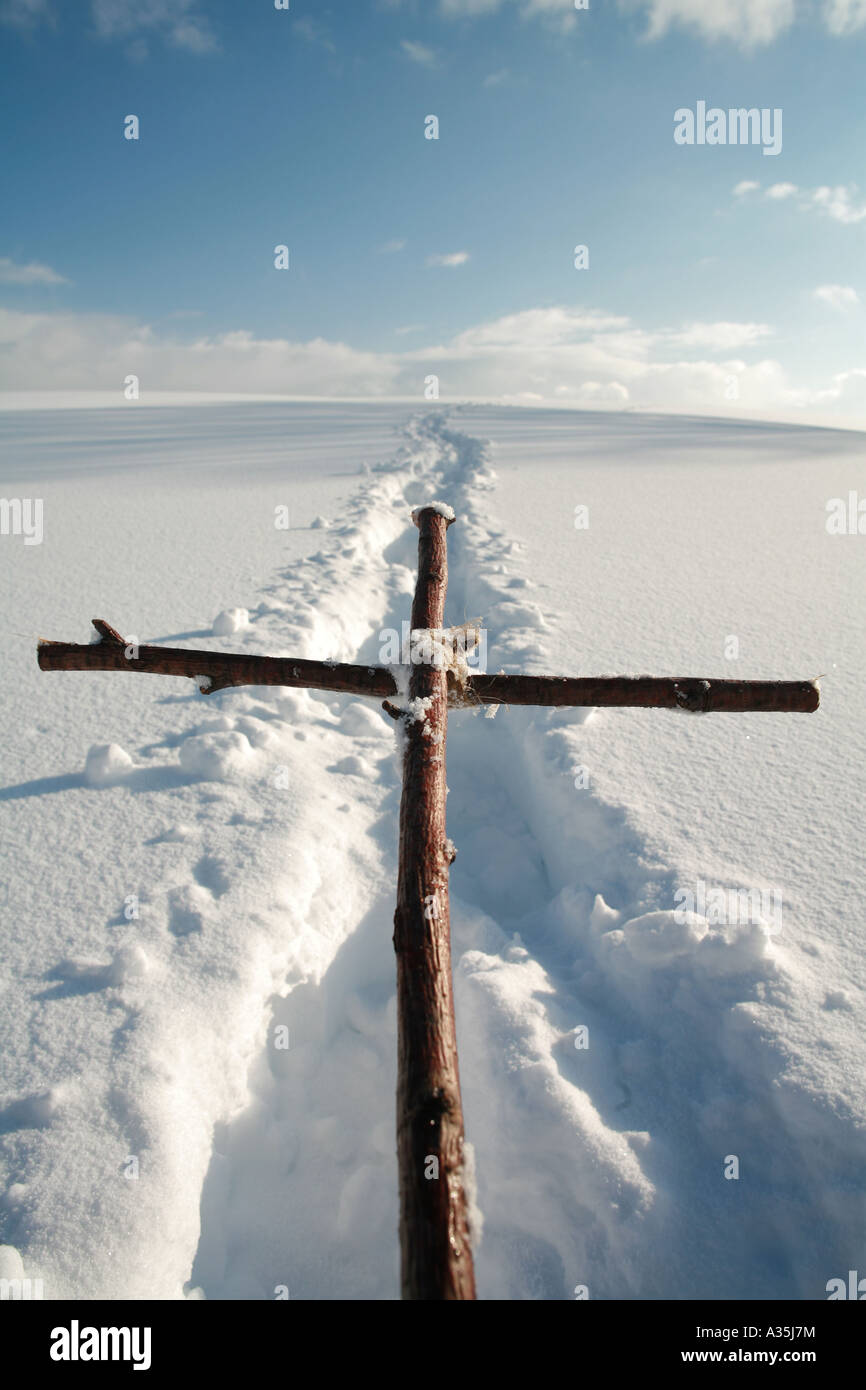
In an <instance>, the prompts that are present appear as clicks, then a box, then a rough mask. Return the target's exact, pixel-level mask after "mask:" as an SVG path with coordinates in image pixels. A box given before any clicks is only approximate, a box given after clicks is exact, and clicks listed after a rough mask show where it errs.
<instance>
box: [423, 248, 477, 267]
mask: <svg viewBox="0 0 866 1390" xmlns="http://www.w3.org/2000/svg"><path fill="white" fill-rule="evenodd" d="M468 260H469V252H468V251H452V252H451V253H450V255H446V256H428V257H427V264H428V265H451V266H453V265H465V264H466V262H467V261H468Z"/></svg>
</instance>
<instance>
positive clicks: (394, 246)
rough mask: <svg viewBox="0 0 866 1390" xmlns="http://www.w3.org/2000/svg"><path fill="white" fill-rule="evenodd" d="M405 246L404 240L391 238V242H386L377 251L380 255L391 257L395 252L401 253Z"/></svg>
mask: <svg viewBox="0 0 866 1390" xmlns="http://www.w3.org/2000/svg"><path fill="white" fill-rule="evenodd" d="M405 245H406V241H405V238H403V237H393V238H392V240H391V241H386V242H385V243H384V245H382V246H380V247H379V250H380V252H381V253H382V255H384V256H390V255H393V254H394V252H396V251H402V250H403V249H404V247H405Z"/></svg>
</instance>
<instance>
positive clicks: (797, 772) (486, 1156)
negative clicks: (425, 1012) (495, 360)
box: [0, 403, 866, 1299]
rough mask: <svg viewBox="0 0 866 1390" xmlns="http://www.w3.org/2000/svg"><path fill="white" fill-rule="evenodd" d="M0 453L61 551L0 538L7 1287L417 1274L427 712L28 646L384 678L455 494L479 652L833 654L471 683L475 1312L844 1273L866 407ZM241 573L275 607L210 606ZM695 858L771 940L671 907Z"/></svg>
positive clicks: (860, 1226)
mask: <svg viewBox="0 0 866 1390" xmlns="http://www.w3.org/2000/svg"><path fill="white" fill-rule="evenodd" d="M0 436H2V443H3V450H2V453H3V459H4V462H3V464H2V489H3V492H4V495H28V496H29V495H32V494H33V493H34V491H35V490H36V489H37V488H38V489H39V492H40V494H41V495H42V496H43V497H44V500H45V514H46V531H45V541H44V543H43V544H42V545H41V546H31V547H26V548H25V547H24V546H18V545H16V544H15V538H14V537H7V538H4V539H3V541H2V560H3V565H4V571H5V573H4V580H5V585H4V589H5V593H6V595H7V600H6V604H5V605H4V616H3V633H2V641H3V646H4V653H5V654H6V656H7V662H6V668H7V671H6V674H7V678H6V680H5V681H4V682H3V685H2V687H0V699H2V701H3V702H4V708H3V710H2V727H3V729H4V734H5V737H4V749H3V753H4V759H3V761H4V769H5V771H6V778H5V782H6V785H5V786H4V787H3V788H2V789H0V817H2V822H3V825H2V834H3V843H4V846H5V854H4V871H3V872H4V883H3V884H2V885H0V887H2V892H0V911H2V914H3V923H4V951H3V962H2V967H0V1055H2V1056H3V1058H4V1063H5V1066H4V1076H3V1080H2V1083H0V1086H2V1091H0V1118H2V1124H0V1241H3V1242H5V1243H6V1244H5V1246H4V1247H3V1249H2V1251H0V1275H2V1273H3V1269H4V1268H9V1269H10V1270H13V1271H14V1273H13V1274H12V1275H9V1276H8V1277H16V1278H20V1277H24V1274H26V1277H28V1278H42V1279H43V1281H44V1288H45V1297H46V1298H57V1297H64V1296H70V1297H75V1298H91V1297H106V1298H178V1299H179V1298H184V1297H189V1298H200V1297H207V1298H256V1299H262V1298H273V1297H274V1290H275V1288H276V1287H277V1286H278V1285H286V1286H288V1288H289V1291H290V1296H291V1297H292V1298H294V1299H296V1298H301V1299H340V1298H346V1299H380V1298H383V1299H388V1298H394V1297H396V1296H397V1293H398V1289H399V1283H398V1275H397V1271H398V1252H397V1236H396V1222H397V1182H396V1160H395V1153H394V1148H395V1146H394V1087H395V1080H396V1014H395V999H394V978H395V967H394V959H393V950H392V946H391V933H392V918H393V910H394V889H395V882H396V840H397V826H396V819H397V808H398V805H399V765H398V759H397V756H396V750H397V747H398V738H399V725H398V724H396V723H395V722H394V721H393V720H391V719H390V718H388V717H387V715H385V714H384V712H383V711H382V710H381V708H380V705H379V702H377V701H372V700H371V701H363V700H359V699H357V697H351V696H337V695H328V694H326V693H313V692H307V691H303V690H284V689H280V688H276V687H256V688H252V687H243V688H238V689H227V690H222V691H219V692H217V693H215V694H211V695H208V696H206V697H204V696H202V695H200V694H199V693H198V692H197V691H196V689H195V687H194V685H192V683H191V682H190V681H189V680H180V679H179V680H177V681H173V680H171V679H169V678H167V677H157V676H145V675H141V674H134V673H126V672H124V673H98V672H97V673H77V672H70V673H51V674H47V673H40V672H39V671H38V669H37V666H36V661H35V651H34V648H35V641H36V634H41V635H43V636H46V637H52V638H65V639H68V640H86V639H85V638H84V633H85V632H86V630H87V624H88V621H89V618H90V615H91V614H92V613H97V614H102V615H104V616H105V618H106V619H107V620H108V621H109V622H111V623H112V624H114V625H115V626H117V627H118V629H119V630H120V631H123V632H127V631H128V632H135V633H137V634H138V636H139V639H140V640H141V641H142V642H145V641H152V642H161V643H164V644H168V645H172V646H183V645H187V646H189V647H191V648H200V647H202V646H208V645H209V644H210V643H214V644H216V645H217V646H218V648H219V649H222V650H227V651H228V650H240V651H245V652H250V653H253V652H255V653H270V654H273V655H281V656H297V657H301V658H303V657H312V656H315V657H318V658H320V659H330V660H335V661H338V660H353V661H358V662H360V663H361V664H365V665H378V664H380V658H379V651H380V646H381V642H380V633H381V632H382V631H383V630H385V629H394V630H396V631H397V632H399V631H400V625H401V622H402V621H403V620H404V619H405V618H406V617H407V616H408V610H409V605H410V597H409V596H410V594H411V588H412V583H411V575H412V572H413V570H414V566H415V562H416V556H417V540H418V533H417V530H416V529H415V527H414V526H413V525H412V520H411V508H412V506H413V505H417V498H418V496H419V493H420V494H421V495H423V493H424V492H429V493H430V495H431V496H445V497H448V498H449V499H450V504H451V505H452V506H453V508H454V511H455V513H456V515H457V519H458V522H459V524H458V525H456V526H454V527H452V528H450V529H449V532H448V546H449V571H450V573H449V597H448V605H447V611H446V621H447V622H450V623H452V624H453V625H454V626H455V627H456V626H459V625H460V624H462V623H465V622H466V621H467V614H473V613H483V614H484V627H485V629H486V631H487V641H488V650H489V656H490V658H491V662H492V669H499V668H500V667H502V668H504V669H505V670H521V671H535V672H544V671H547V672H551V673H559V674H568V675H589V674H602V673H605V672H621V673H626V672H635V671H651V672H652V673H654V674H658V675H670V676H691V675H698V676H702V677H703V676H707V677H713V676H727V675H731V676H737V677H747V676H752V677H756V678H760V677H779V678H782V677H787V678H803V679H808V678H812V677H814V676H816V675H817V674H819V673H825V675H824V677H823V680H822V706H821V709H820V710H819V711H818V712H817V713H816V714H813V715H809V716H804V715H767V714H755V715H720V714H713V715H711V716H709V717H707V718H703V719H699V720H683V719H680V718H677V717H676V716H675V715H673V716H672V715H671V714H670V713H669V712H666V711H659V710H620V709H606V710H596V711H592V710H588V709H581V710H539V709H527V708H516V707H515V708H508V707H505V708H502V707H500V709H499V716H498V717H497V718H496V719H495V720H490V719H488V718H484V719H478V718H474V717H473V714H474V713H477V710H475V711H473V710H472V709H464V710H458V711H452V712H451V715H450V718H449V727H448V783H449V796H448V833H449V836H450V837H451V840H452V841H453V844H454V845H455V846H456V848H457V849H458V851H459V853H458V855H457V858H456V861H455V863H454V866H453V868H452V871H451V886H452V932H453V958H454V973H455V990H456V999H457V1026H458V1038H459V1045H460V1071H461V1080H462V1085H463V1097H464V1108H465V1115H466V1126H467V1138H468V1140H469V1141H470V1144H471V1146H472V1152H471V1153H470V1154H469V1156H468V1162H469V1163H470V1164H471V1163H472V1161H473V1160H474V1169H475V1172H476V1174H477V1194H476V1196H477V1206H478V1214H479V1224H480V1220H481V1218H483V1235H482V1236H481V1239H480V1244H479V1246H478V1249H477V1256H476V1258H477V1273H478V1282H479V1291H480V1296H481V1297H482V1298H487V1299H491V1298H501V1299H562V1298H570V1297H572V1296H573V1290H574V1288H575V1286H576V1285H578V1284H586V1285H587V1286H588V1288H589V1291H590V1297H591V1298H593V1299H598V1298H600V1299H615V1298H625V1299H630V1298H642V1299H645V1298H650V1299H652V1298H673V1299H683V1298H706V1299H710V1298H713V1299H715V1298H722V1299H730V1298H749V1299H763V1298H776V1297H779V1298H782V1297H791V1298H800V1299H814V1298H824V1297H825V1296H826V1294H825V1286H826V1283H827V1280H829V1279H830V1278H833V1277H836V1276H842V1277H844V1275H845V1272H846V1271H847V1270H848V1269H855V1268H857V1267H858V1262H859V1263H860V1265H861V1266H862V1250H863V1237H864V1203H863V1177H862V1174H863V1160H864V1151H863V1150H864V1144H863V1113H864V1081H863V1068H862V1065H861V1053H862V1044H861V1039H862V1036H863V1032H864V998H866V993H864V990H866V978H864V975H866V971H864V964H863V953H862V949H861V945H862V943H861V937H862V922H863V918H864V888H863V884H864V882H866V863H864V858H866V851H864V846H863V837H862V809H861V808H862V806H863V804H864V801H866V756H864V755H866V746H864V745H866V717H864V716H866V708H864V705H866V639H864V632H863V624H862V615H861V611H860V609H861V600H862V594H863V592H864V577H866V576H864V569H866V547H864V542H863V540H862V538H860V537H855V536H830V535H829V534H828V533H827V531H826V529H825V524H824V522H825V516H826V510H825V507H826V501H827V499H828V498H831V497H834V496H840V497H844V496H847V494H848V492H849V491H850V489H851V488H852V487H857V485H858V483H859V479H860V478H861V476H862V451H863V438H862V436H860V435H855V434H846V433H844V432H834V431H821V430H810V429H795V428H793V427H790V426H785V427H781V426H779V427H777V426H771V425H758V424H742V423H737V422H713V421H698V420H689V419H688V418H677V419H670V418H665V417H646V416H641V417H636V416H633V415H628V414H623V415H597V414H594V413H592V412H584V413H570V412H565V411H558V410H557V411H550V412H546V411H523V410H514V409H504V408H499V409H496V408H492V407H489V408H488V407H462V408H452V409H450V410H443V411H441V412H434V413H431V414H423V413H421V414H417V413H415V414H413V412H412V411H410V410H407V409H406V408H404V407H397V406H387V407H386V406H382V405H377V406H368V407H364V406H361V405H351V406H350V405H343V406H325V405H315V406H313V405H279V406H278V405H275V404H264V403H263V404H260V405H257V406H252V405H249V404H231V405H221V406H216V405H211V406H207V407H198V406H197V407H193V406H190V407H188V408H183V409H181V408H160V407H153V408H152V409H150V410H149V411H147V412H146V413H141V412H130V413H128V414H127V413H125V412H124V411H122V410H113V411H111V412H104V411H101V410H84V409H82V410H76V411H74V412H71V411H70V412H65V411H52V412H51V413H50V414H48V415H46V414H42V413H40V412H35V411H34V412H15V411H7V412H4V413H3V416H2V418H0ZM485 439H489V440H491V441H492V443H490V444H489V445H488V444H485V443H484V440H485ZM239 458H242V459H243V466H242V468H239V466H238V463H237V460H238V459H239ZM362 460H365V461H366V460H369V461H370V466H369V467H368V469H367V470H366V471H364V470H363V469H362V470H361V471H359V465H360V463H361V461H362ZM428 505H429V504H428ZM281 506H290V513H291V518H292V525H291V528H290V529H289V530H283V529H279V528H278V527H277V526H275V524H274V516H275V509H276V508H278V507H281ZM577 506H586V507H588V515H589V526H588V527H586V528H583V529H576V528H575V525H574V518H575V515H576V513H575V508H576V507H577ZM320 516H328V517H329V518H333V520H332V523H331V525H330V526H329V527H327V528H322V527H315V528H314V519H315V518H316V517H320ZM131 518H134V525H131V524H130V519H131ZM49 523H50V524H49ZM214 555H218V556H219V566H218V569H215V567H214V564H213V560H212V557H213V556H214ZM73 580H74V582H73ZM227 602H229V603H230V604H231V605H232V607H231V608H229V607H227V608H226V609H225V610H224V611H225V612H226V613H231V612H244V611H245V612H246V613H247V615H248V622H247V623H246V624H241V625H239V626H237V627H234V628H232V629H230V630H227V631H226V633H225V634H224V635H222V636H220V635H214V628H213V622H212V615H213V613H214V611H215V609H216V607H217V606H218V605H219V604H220V603H227ZM23 614H26V623H24V621H23V619H22V615H23ZM22 626H26V627H29V628H30V629H31V631H30V632H29V633H24V632H22V630H21V629H22ZM732 634H735V635H736V636H737V637H738V640H739V652H740V654H739V656H738V657H737V658H736V659H728V658H727V657H726V655H725V643H726V640H727V638H728V637H729V636H730V635H732ZM392 669H393V670H394V673H395V678H396V679H397V681H398V685H399V687H400V690H401V692H402V693H403V695H404V696H405V695H406V691H407V680H408V667H406V666H402V667H401V666H397V667H393V668H392ZM395 699H396V700H397V702H398V703H399V702H400V697H399V696H398V697H395ZM489 712H490V711H488V710H487V709H485V711H484V713H485V715H486V714H488V713H489ZM82 768H84V769H85V772H84V774H83V775H82V772H81V769H82ZM576 769H583V770H584V774H585V775H581V776H577V775H576ZM699 883H702V884H705V885H706V892H707V901H709V894H710V892H711V891H712V890H714V889H724V890H726V891H728V892H730V890H731V889H732V888H738V889H739V888H741V889H745V890H762V889H763V890H768V891H769V890H773V889H778V890H779V891H780V892H781V896H782V900H783V904H784V907H783V913H782V922H781V930H776V929H775V924H774V922H773V921H772V920H765V921H763V922H762V921H760V920H739V919H732V920H729V921H716V920H712V921H711V920H710V915H711V914H710V913H709V911H706V912H702V913H698V912H688V911H687V912H682V911H679V910H677V902H678V901H682V897H681V896H679V897H678V894H679V895H682V894H683V892H684V890H689V891H694V889H695V886H696V885H697V884H699ZM696 901H697V897H696ZM584 1042H585V1043H586V1044H587V1045H582V1044H583V1043H584ZM729 1155H736V1156H738V1158H739V1161H740V1178H739V1179H738V1180H736V1181H730V1180H727V1179H726V1178H725V1177H724V1167H725V1162H726V1159H727V1157H728V1156H729ZM132 1158H134V1159H135V1160H136V1164H134V1165H133V1164H130V1159H132ZM136 1170H137V1171H136ZM133 1174H134V1175H133ZM10 1251H11V1253H9V1252H10ZM3 1262H5V1264H4V1263H3Z"/></svg>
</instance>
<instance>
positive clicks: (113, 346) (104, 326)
mask: <svg viewBox="0 0 866 1390" xmlns="http://www.w3.org/2000/svg"><path fill="white" fill-rule="evenodd" d="M413 331H420V329H419V328H418V326H413ZM768 331H769V330H768V329H767V326H766V325H763V324H749V323H743V324H736V323H726V322H721V323H691V324H685V325H682V326H679V327H676V326H674V327H670V328H665V329H659V330H654V331H648V330H646V329H642V328H641V327H640V326H639V325H637V324H634V323H632V322H631V321H630V320H629V319H627V318H624V317H623V316H621V315H614V314H608V313H605V312H604V311H602V310H591V309H582V308H574V307H564V306H555V307H551V308H546V309H528V310H524V311H521V312H519V313H514V314H508V315H505V316H503V317H502V318H499V319H496V320H493V321H491V322H487V323H480V324H476V325H473V326H472V327H470V328H467V329H466V330H465V331H464V332H462V333H459V334H457V335H456V336H454V337H453V338H450V339H448V340H447V341H445V342H443V343H439V344H427V345H426V346H424V347H420V348H412V349H410V350H408V351H402V352H361V351H357V350H356V349H354V348H352V347H350V346H349V345H348V344H346V343H340V342H327V341H325V340H323V339H321V338H317V339H313V340H312V341H309V342H291V341H289V340H288V339H285V338H273V339H266V338H256V337H255V336H254V335H253V334H252V333H250V332H248V331H246V330H237V331H234V332H230V333H221V334H216V335H211V336H199V337H197V338H196V337H194V338H191V339H187V340H184V339H181V338H178V337H174V336H171V333H170V332H169V331H166V332H164V331H162V330H159V331H157V330H156V329H155V328H153V327H152V326H150V325H147V324H143V323H140V322H136V321H134V320H132V319H123V318H120V317H116V316H110V315H99V314H90V315H78V314H19V313H15V312H13V311H10V310H0V352H2V356H3V363H4V387H5V389H6V390H8V391H24V390H45V389H46V387H48V386H50V388H51V389H52V390H83V391H104V390H110V391H116V392H117V393H118V395H121V394H122V387H123V379H124V377H125V376H126V375H128V374H129V373H134V374H135V375H137V376H138V377H139V379H140V381H141V389H142V396H143V398H144V397H146V395H147V393H148V392H152V393H155V392H161V391H178V392H206V393H229V394H236V393H244V392H245V393H248V394H251V395H271V394H272V395H289V396H324V397H329V398H338V397H346V396H354V397H365V398H370V399H375V398H377V397H383V396H401V397H409V398H416V399H421V397H422V393H423V383H424V379H425V377H427V376H428V375H430V374H431V373H435V374H436V375H437V376H438V377H439V381H440V389H441V392H442V395H443V397H444V398H446V399H447V398H454V397H458V398H461V397H462V398H465V397H470V398H471V397H476V398H482V399H487V400H499V401H505V402H509V401H510V402H521V401H522V402H526V403H533V402H537V403H541V402H550V403H558V404H565V405H574V406H581V405H582V406H592V407H594V408H622V407H634V408H638V409H653V410H663V411H674V412H684V411H687V412H692V413H696V414H701V413H705V414H711V415H719V414H728V415H737V414H742V413H747V414H748V413H750V412H753V413H757V414H759V415H760V414H763V415H765V416H768V417H769V418H780V417H784V416H785V415H787V416H789V417H790V416H793V417H794V418H797V416H798V413H799V415H802V412H803V410H804V408H806V407H809V406H813V405H817V406H820V407H821V408H822V409H826V411H827V412H828V413H829V415H830V417H831V419H832V418H833V416H834V413H835V414H836V415H838V414H839V413H840V412H841V411H842V410H843V409H844V410H847V411H849V412H855V411H859V416H860V423H861V424H862V425H864V426H866V369H863V370H861V369H859V368H855V369H853V370H852V371H851V372H849V373H843V374H841V375H840V376H838V377H835V378H833V379H832V381H831V383H830V384H829V385H825V384H823V383H821V382H820V381H817V382H815V383H812V384H810V386H809V387H808V389H794V388H793V387H792V386H791V385H790V384H789V382H788V379H787V377H786V373H785V370H784V368H783V366H782V365H781V363H779V362H778V361H776V360H774V359H771V358H762V359H760V360H758V361H754V362H747V361H745V360H744V359H743V358H742V357H739V356H737V357H733V356H731V352H732V350H734V349H735V348H737V347H740V346H741V347H742V348H743V349H745V350H748V349H750V348H751V347H753V346H754V345H755V344H756V342H757V341H758V340H760V339H761V338H763V337H764V336H765V335H766V333H767V332H768ZM733 382H736V387H737V399H736V400H735V401H732V400H731V399H730V391H731V384H732V383H733ZM858 393H859V394H858Z"/></svg>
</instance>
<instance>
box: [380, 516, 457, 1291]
mask: <svg viewBox="0 0 866 1390" xmlns="http://www.w3.org/2000/svg"><path fill="white" fill-rule="evenodd" d="M413 520H414V521H415V524H416V526H417V527H418V530H419V533H420V534H419V540H418V582H417V585H416V588H415V599H414V602H413V604H412V629H413V631H417V630H419V629H421V630H428V631H429V630H430V629H431V628H433V629H436V628H441V627H442V625H443V618H444V612H445V590H446V587H447V583H448V555H447V545H446V531H447V528H448V526H449V525H450V524H451V523H450V519H449V518H448V517H446V516H445V515H443V514H442V513H441V512H439V511H438V510H436V508H435V507H420V508H418V509H417V510H416V511H415V512H414V513H413ZM409 698H410V700H419V699H420V700H424V701H425V702H426V713H425V715H424V717H423V719H418V718H416V719H411V718H410V719H407V720H406V721H405V728H406V747H405V752H404V758H403V795H402V799H401V801H400V862H399V872H398V879H397V910H396V912H395V914H394V950H395V952H396V954H397V1018H398V1024H397V1026H398V1061H397V1157H398V1163H399V1170H400V1250H401V1259H402V1296H403V1298H406V1299H473V1298H474V1297H475V1273H474V1269H473V1263H472V1250H471V1247H470V1244H469V1226H468V1220H467V1214H466V1198H465V1193H464V1188H463V1108H462V1105H461V1101H460V1077H459V1073H458V1069H457V1035H456V1030H455V1026H454V995H453V990H452V982H451V923H450V917H449V909H448V870H449V867H450V863H451V859H452V858H453V853H452V852H451V851H450V849H449V846H448V845H447V843H446V835H445V742H446V735H447V730H448V704H447V687H446V673H445V671H444V670H443V669H437V667H436V666H433V665H427V664H424V665H421V664H418V665H413V666H412V668H411V673H410V680H409ZM415 711H416V712H417V711H418V706H415Z"/></svg>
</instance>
